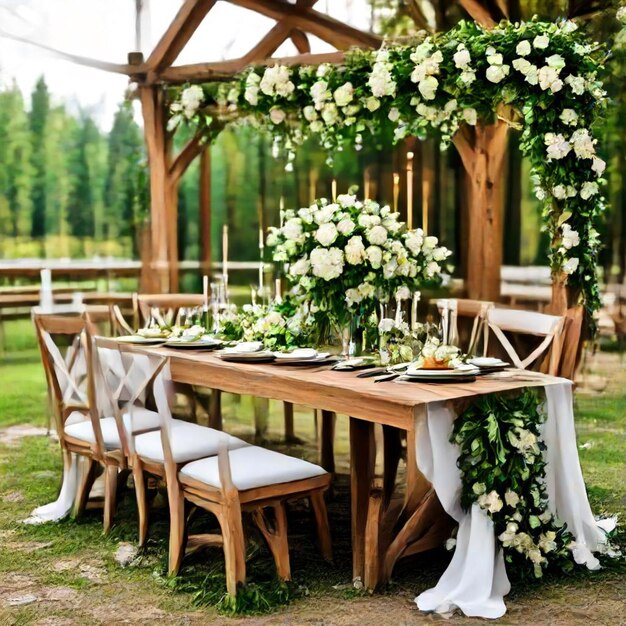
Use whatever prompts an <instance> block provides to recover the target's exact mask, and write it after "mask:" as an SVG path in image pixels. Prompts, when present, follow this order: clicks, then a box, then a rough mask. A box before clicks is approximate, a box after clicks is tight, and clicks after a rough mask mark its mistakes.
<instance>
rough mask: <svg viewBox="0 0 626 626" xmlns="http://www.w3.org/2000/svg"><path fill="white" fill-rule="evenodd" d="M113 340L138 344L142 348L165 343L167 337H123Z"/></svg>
mask: <svg viewBox="0 0 626 626" xmlns="http://www.w3.org/2000/svg"><path fill="white" fill-rule="evenodd" d="M115 339H116V341H121V342H122V343H138V344H141V345H144V346H150V345H156V344H161V343H165V342H166V341H167V337H142V336H141V335H124V336H123V337H116V338H115Z"/></svg>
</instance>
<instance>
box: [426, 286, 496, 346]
mask: <svg viewBox="0 0 626 626" xmlns="http://www.w3.org/2000/svg"><path fill="white" fill-rule="evenodd" d="M446 302H447V303H448V306H449V307H450V309H451V310H452V318H453V322H452V323H453V326H454V327H456V324H457V320H458V318H460V319H467V320H471V321H472V327H471V332H470V335H469V340H468V341H467V343H466V342H465V341H463V339H464V337H459V339H460V340H461V343H466V345H467V350H466V352H467V353H468V354H474V352H475V351H476V350H477V348H478V345H479V343H480V339H481V336H482V340H483V351H484V352H486V350H487V338H488V334H489V329H488V327H487V312H488V311H489V309H491V308H493V307H494V304H493V302H487V301H484V300H467V299H457V298H454V299H448V300H445V299H440V300H437V309H438V310H439V313H440V314H441V312H442V310H443V309H444V308H445V306H446ZM453 332H454V330H453ZM457 335H458V330H457ZM461 347H462V346H461Z"/></svg>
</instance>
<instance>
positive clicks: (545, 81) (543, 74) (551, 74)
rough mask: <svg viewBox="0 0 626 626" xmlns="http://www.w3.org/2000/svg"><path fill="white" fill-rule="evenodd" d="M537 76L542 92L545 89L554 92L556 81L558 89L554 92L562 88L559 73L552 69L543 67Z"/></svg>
mask: <svg viewBox="0 0 626 626" xmlns="http://www.w3.org/2000/svg"><path fill="white" fill-rule="evenodd" d="M537 76H538V78H539V86H540V87H541V88H542V89H543V90H544V91H545V90H546V89H550V90H552V91H553V92H554V91H555V89H554V84H555V83H557V81H558V83H557V85H558V88H557V89H556V91H559V89H561V87H562V86H563V83H562V82H561V80H560V79H559V73H558V72H557V71H556V70H555V69H554V68H553V67H548V66H547V65H544V66H543V67H542V68H541V69H540V70H539V73H538V75H537Z"/></svg>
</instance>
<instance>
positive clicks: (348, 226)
mask: <svg viewBox="0 0 626 626" xmlns="http://www.w3.org/2000/svg"><path fill="white" fill-rule="evenodd" d="M355 228H356V225H355V223H354V222H353V221H352V220H351V219H348V218H346V219H343V220H341V221H340V222H339V223H338V224H337V230H338V231H339V232H340V233H341V234H342V235H349V234H350V233H351V232H352V231H353V230H354V229H355Z"/></svg>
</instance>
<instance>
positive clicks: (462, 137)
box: [169, 20, 606, 318]
mask: <svg viewBox="0 0 626 626" xmlns="http://www.w3.org/2000/svg"><path fill="white" fill-rule="evenodd" d="M604 56H605V55H604V52H603V50H602V48H601V46H600V45H599V44H596V43H591V42H590V41H589V40H588V39H587V38H586V36H585V35H584V34H583V33H582V32H580V31H578V29H577V26H576V24H575V23H573V22H572V21H569V20H563V21H561V22H559V23H545V22H540V21H536V20H535V21H531V22H522V23H515V24H513V23H510V22H502V23H500V24H499V25H498V26H497V27H495V28H493V29H486V28H483V27H482V26H480V25H478V24H476V23H474V22H461V23H459V24H458V25H457V26H456V27H455V28H453V29H452V30H450V31H448V32H445V33H441V34H437V35H434V36H432V37H431V36H429V37H425V38H423V39H422V40H421V41H420V42H419V43H416V44H412V45H409V44H388V45H383V47H382V48H381V49H379V50H378V51H363V50H357V51H353V52H352V53H350V54H349V55H347V56H346V59H345V62H344V63H342V64H341V65H330V64H325V63H324V64H321V65H317V66H311V65H301V66H294V67H288V66H285V65H275V66H273V67H267V68H261V69H258V68H254V67H253V68H250V69H248V70H245V71H244V72H242V73H241V74H239V75H238V76H237V77H236V78H235V80H234V81H232V82H228V83H206V84H203V85H192V86H187V87H181V88H173V93H172V94H171V95H172V99H173V101H172V103H171V105H170V119H169V128H170V130H173V129H174V128H176V126H177V125H179V124H181V123H187V124H190V125H192V126H194V127H196V132H197V133H199V134H200V135H201V136H203V138H204V140H207V139H208V140H210V139H212V138H214V137H215V136H216V134H217V133H218V132H219V131H220V130H221V128H223V126H224V124H225V123H229V122H230V120H232V119H233V118H235V117H236V119H238V120H242V119H244V120H247V121H252V122H253V123H255V124H257V125H259V126H260V127H262V128H264V129H266V130H268V131H269V132H270V133H271V134H272V135H273V136H274V138H275V142H276V145H277V147H281V148H282V149H283V150H284V151H285V152H286V155H287V163H288V165H287V167H288V168H289V163H290V162H291V160H293V158H294V154H295V150H296V148H297V146H298V145H299V144H301V143H302V142H303V141H304V140H305V139H306V138H307V137H309V136H312V135H316V136H318V137H319V139H320V142H321V143H322V145H323V146H324V147H325V148H326V149H327V150H328V154H329V155H330V156H331V158H332V154H333V152H334V151H337V150H342V149H344V147H346V146H349V145H352V146H354V147H355V148H356V149H358V148H359V146H360V145H361V143H362V142H363V138H364V136H365V135H366V134H369V135H377V134H378V133H380V132H381V131H382V130H383V129H386V128H388V127H389V126H391V127H392V128H393V133H394V137H395V140H396V141H398V140H401V139H403V138H405V137H408V136H416V137H418V138H424V137H426V136H427V135H437V136H439V137H440V139H441V142H442V144H443V145H445V146H447V145H449V144H450V143H454V144H455V145H456V146H457V148H458V150H459V153H460V155H461V159H462V161H463V164H464V166H465V169H466V170H467V171H468V172H469V173H470V174H472V179H471V180H472V184H471V190H470V195H471V197H470V210H471V207H472V204H473V205H474V209H475V210H476V211H487V213H488V212H489V205H490V194H491V193H492V178H493V175H497V165H493V163H492V164H491V165H490V164H489V156H490V145H491V142H492V141H495V140H498V138H500V140H501V138H502V137H504V134H505V133H506V129H507V128H509V127H512V128H515V129H519V130H521V133H522V136H521V142H520V145H521V149H522V151H523V153H524V154H525V155H527V156H528V157H529V158H530V160H531V162H532V177H533V181H534V183H535V186H536V194H537V197H538V198H539V199H540V200H542V201H543V220H544V227H545V229H546V230H547V231H548V233H549V237H550V242H551V249H550V263H551V268H552V273H553V279H554V282H555V284H557V285H559V286H564V285H565V284H566V283H567V285H568V287H569V288H570V293H571V294H573V298H571V299H570V301H573V302H574V303H576V302H579V301H580V302H581V303H582V304H583V305H584V307H585V309H586V311H587V313H588V314H590V318H591V314H593V312H594V311H595V310H597V308H598V307H599V305H600V300H599V292H598V281H597V276H596V261H597V251H598V245H599V241H598V233H597V231H596V229H595V224H596V222H597V219H598V217H599V216H600V214H601V213H602V212H603V210H604V203H603V198H602V195H601V192H600V189H601V185H602V184H603V183H604V180H603V179H602V174H603V172H604V169H605V162H604V161H603V160H602V159H601V158H600V157H599V156H598V155H597V153H596V142H597V140H596V139H594V137H593V134H592V127H593V125H594V122H595V121H596V120H597V118H598V117H599V115H600V114H601V112H602V109H603V107H604V106H605V103H606V94H605V92H604V90H603V89H602V84H601V82H599V80H598V73H599V72H600V71H601V70H602V67H603V61H604ZM490 168H492V169H493V171H492V176H490V174H489V171H490ZM482 226H484V224H483V223H479V228H478V229H475V231H474V232H472V233H470V234H469V235H470V236H469V237H468V240H469V241H468V245H470V246H472V245H473V246H475V247H476V246H481V247H482V253H483V254H487V255H488V254H490V253H491V254H494V255H495V254H498V253H497V251H493V250H491V251H490V250H489V249H488V237H487V233H486V232H482V229H481V227H482ZM498 227H500V225H499V222H498V221H496V223H495V225H494V224H490V225H489V226H485V228H484V230H485V231H486V230H487V229H488V228H498ZM470 259H471V255H470Z"/></svg>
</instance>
